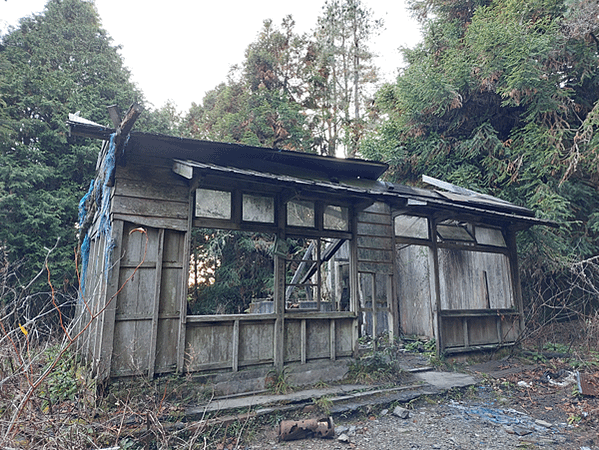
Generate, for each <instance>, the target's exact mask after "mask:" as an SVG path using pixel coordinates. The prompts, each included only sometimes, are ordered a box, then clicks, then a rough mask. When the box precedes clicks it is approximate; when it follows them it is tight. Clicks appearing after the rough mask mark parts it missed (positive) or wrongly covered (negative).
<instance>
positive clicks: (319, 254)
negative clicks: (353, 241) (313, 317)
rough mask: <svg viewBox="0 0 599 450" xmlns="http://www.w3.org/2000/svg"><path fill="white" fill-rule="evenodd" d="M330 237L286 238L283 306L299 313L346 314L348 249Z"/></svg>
mask: <svg viewBox="0 0 599 450" xmlns="http://www.w3.org/2000/svg"><path fill="white" fill-rule="evenodd" d="M344 243H345V240H343V239H333V238H316V239H303V238H298V239H288V245H289V250H288V254H287V256H286V258H285V290H284V292H285V307H286V309H287V310H299V311H322V312H325V311H349V309H350V302H349V299H350V293H349V286H350V283H349V247H348V246H347V245H344Z"/></svg>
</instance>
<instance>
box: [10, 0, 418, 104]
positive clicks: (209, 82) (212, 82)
mask: <svg viewBox="0 0 599 450" xmlns="http://www.w3.org/2000/svg"><path fill="white" fill-rule="evenodd" d="M46 1H47V0H0V33H2V34H4V33H5V32H6V31H7V29H8V27H10V26H18V22H19V19H20V18H21V17H26V16H29V15H32V14H37V13H40V12H42V11H43V9H44V5H45V4H46ZM151 3H153V4H151ZM324 3H325V0H300V1H297V2H293V3H291V2H285V1H281V0H253V1H248V0H229V1H218V0H216V1H215V0H210V1H207V0H170V1H168V2H148V1H147V0H96V1H95V4H96V8H97V10H98V13H99V15H100V18H101V20H102V27H103V28H104V29H105V30H106V31H107V32H108V34H109V35H110V36H111V37H112V39H113V44H115V45H119V46H121V47H122V48H121V55H122V56H123V59H124V61H125V65H126V66H127V67H128V68H129V70H130V71H131V74H132V78H133V81H134V82H135V83H136V84H137V86H138V87H139V88H140V89H141V90H142V91H143V93H144V94H145V97H146V99H147V100H148V101H149V102H150V103H151V104H152V105H153V106H154V107H155V108H158V107H161V106H163V105H164V104H165V103H166V102H167V101H168V100H171V101H172V102H173V103H174V104H175V105H176V107H177V110H178V111H180V112H186V111H187V110H188V109H189V107H190V106H191V104H192V102H195V103H198V104H199V103H201V102H202V99H203V97H204V94H205V93H206V92H207V91H209V90H211V89H213V88H214V87H216V86H217V85H218V84H219V83H221V82H224V81H226V79H227V74H228V72H229V69H230V67H231V66H233V65H235V64H240V63H241V62H242V61H243V59H244V52H245V49H246V48H247V46H248V45H249V44H250V43H252V42H253V41H254V40H255V39H256V37H257V35H258V32H259V31H260V29H261V28H262V23H263V22H264V20H265V19H272V21H273V23H274V24H275V25H280V23H281V20H282V19H283V17H285V16H287V15H289V14H291V15H292V16H293V18H294V20H295V23H296V26H295V31H296V32H300V33H301V32H306V33H307V32H310V31H311V30H312V29H313V28H314V27H315V25H316V20H317V18H318V16H319V15H320V14H321V12H322V6H323V5H324ZM362 3H363V4H364V5H365V6H366V7H367V8H370V9H371V10H372V12H373V17H374V18H375V19H383V21H384V29H383V30H381V31H380V33H379V35H378V36H377V37H375V38H374V39H373V40H372V43H371V45H370V48H371V50H373V51H374V52H375V53H376V54H377V55H378V57H377V59H376V60H375V64H376V65H377V66H378V67H379V68H380V69H381V79H382V80H383V81H393V80H394V79H395V77H396V75H397V70H398V68H399V67H400V66H401V64H402V60H401V56H400V54H399V52H398V48H399V47H401V46H406V47H414V46H415V45H416V44H417V43H418V42H419V41H420V31H419V27H418V24H417V23H416V21H415V20H414V19H412V18H411V17H410V15H409V13H408V12H407V10H406V9H405V0H395V1H393V0H362Z"/></svg>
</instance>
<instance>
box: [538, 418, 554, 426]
mask: <svg viewBox="0 0 599 450" xmlns="http://www.w3.org/2000/svg"><path fill="white" fill-rule="evenodd" d="M535 423H536V424H537V425H540V426H542V427H545V428H551V427H552V426H553V424H551V423H549V422H545V421H544V420H541V419H537V420H535Z"/></svg>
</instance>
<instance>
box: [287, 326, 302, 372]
mask: <svg viewBox="0 0 599 450" xmlns="http://www.w3.org/2000/svg"><path fill="white" fill-rule="evenodd" d="M301 342H302V339H301V320H285V362H286V363H288V362H295V361H301V359H302V356H301ZM298 343H300V345H298Z"/></svg>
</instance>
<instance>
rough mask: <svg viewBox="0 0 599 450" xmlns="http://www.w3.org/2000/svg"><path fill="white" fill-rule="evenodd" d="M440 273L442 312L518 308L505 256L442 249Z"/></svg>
mask: <svg viewBox="0 0 599 450" xmlns="http://www.w3.org/2000/svg"><path fill="white" fill-rule="evenodd" d="M439 270H440V279H441V307H442V309H446V310H452V309H485V308H486V307H487V305H488V306H490V308H491V309H502V308H511V307H513V306H514V297H513V292H512V282H511V273H510V269H509V261H508V258H507V256H505V255H503V254H500V253H482V252H470V251H463V250H457V249H439ZM487 294H488V295H487Z"/></svg>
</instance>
